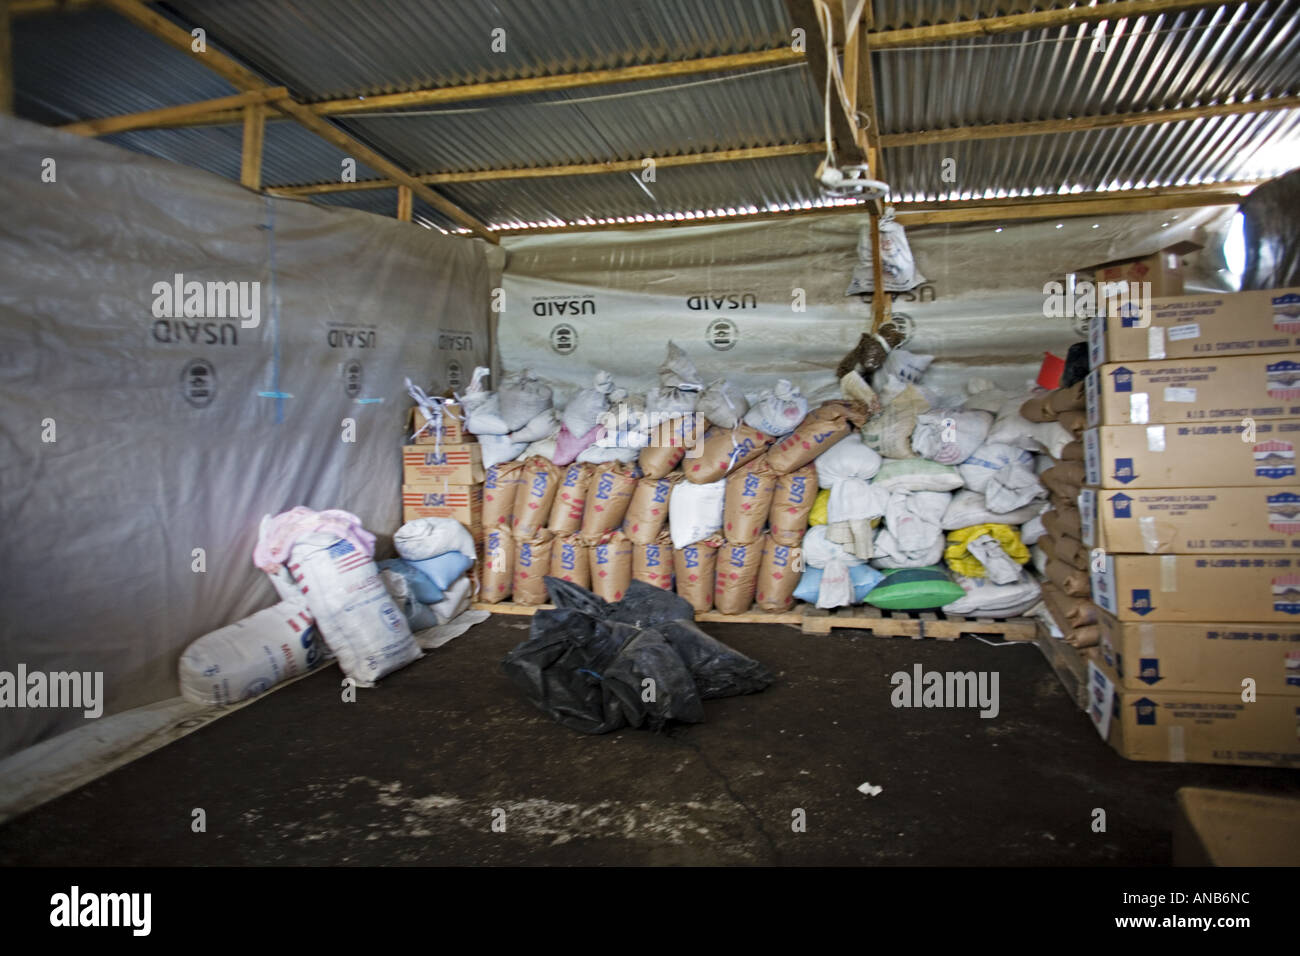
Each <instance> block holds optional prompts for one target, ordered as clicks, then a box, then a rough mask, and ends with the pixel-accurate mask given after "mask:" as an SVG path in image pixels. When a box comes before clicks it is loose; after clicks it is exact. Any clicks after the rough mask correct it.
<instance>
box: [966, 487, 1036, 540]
mask: <svg viewBox="0 0 1300 956" xmlns="http://www.w3.org/2000/svg"><path fill="white" fill-rule="evenodd" d="M1042 508H1043V503H1042V502H1039V501H1032V502H1030V503H1029V504H1027V505H1025V506H1024V507H1022V508H1017V509H1015V510H1014V511H1005V512H997V511H990V510H989V507H988V503H987V502H986V501H985V500H984V496H983V495H982V494H980V493H979V492H978V491H971V490H970V489H968V488H963V489H962V490H961V491H959V492H957V493H956V494H955V495H953V496H952V503H951V504H949V505H948V510H947V511H945V512H944V514H943V530H945V531H956V530H957V529H958V528H969V527H970V526H971V525H976V524H1009V525H1012V526H1013V527H1014V526H1015V525H1020V524H1024V523H1025V522H1026V521H1028V520H1029V519H1030V518H1032V517H1034V515H1036V514H1038V513H1039V512H1040V511H1042Z"/></svg>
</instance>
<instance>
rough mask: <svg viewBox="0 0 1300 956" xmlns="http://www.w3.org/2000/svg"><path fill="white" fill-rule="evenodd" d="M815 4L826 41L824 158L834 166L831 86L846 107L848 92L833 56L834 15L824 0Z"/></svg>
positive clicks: (823, 37)
mask: <svg viewBox="0 0 1300 956" xmlns="http://www.w3.org/2000/svg"><path fill="white" fill-rule="evenodd" d="M813 2H814V3H816V4H817V17H818V20H819V21H821V26H822V39H823V40H824V41H825V43H826V95H825V97H824V102H825V107H826V110H825V119H826V158H827V160H828V161H829V162H830V165H831V166H835V165H836V163H835V146H834V143H833V140H832V136H831V88H832V87H833V88H834V89H835V90H836V91H837V92H838V93H839V95H840V100H841V102H842V103H843V104H844V105H845V107H846V109H847V107H848V102H849V94H848V92H847V91H846V90H845V88H844V76H843V75H842V74H841V73H840V65H839V62H838V61H837V60H836V58H835V44H834V42H833V41H834V30H835V16H834V14H832V13H831V9H830V7H828V6H827V5H826V3H825V0H813Z"/></svg>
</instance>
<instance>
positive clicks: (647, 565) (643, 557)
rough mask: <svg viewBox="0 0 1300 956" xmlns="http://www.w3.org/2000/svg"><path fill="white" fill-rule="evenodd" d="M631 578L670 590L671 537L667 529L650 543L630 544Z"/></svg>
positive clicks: (671, 586)
mask: <svg viewBox="0 0 1300 956" xmlns="http://www.w3.org/2000/svg"><path fill="white" fill-rule="evenodd" d="M632 580H634V581H644V582H645V583H646V584H653V585H654V586H655V587H657V588H663V589H664V590H665V591H671V590H672V588H673V539H672V538H671V537H670V536H669V534H668V532H667V531H664V532H662V533H661V534H660V535H659V537H658V538H656V539H655V540H654V541H652V542H651V543H650V544H634V545H632Z"/></svg>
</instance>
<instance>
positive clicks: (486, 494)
mask: <svg viewBox="0 0 1300 956" xmlns="http://www.w3.org/2000/svg"><path fill="white" fill-rule="evenodd" d="M523 478H524V463H523V462H522V461H506V462H502V463H501V464H499V465H493V466H492V467H491V468H489V469H488V470H487V476H486V477H485V479H484V481H483V527H484V528H495V527H496V526H497V525H499V524H504V525H506V526H507V527H509V526H510V522H511V520H512V519H513V518H514V514H515V495H516V493H518V491H519V484H520V482H522V481H523Z"/></svg>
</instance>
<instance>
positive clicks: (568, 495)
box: [546, 461, 596, 534]
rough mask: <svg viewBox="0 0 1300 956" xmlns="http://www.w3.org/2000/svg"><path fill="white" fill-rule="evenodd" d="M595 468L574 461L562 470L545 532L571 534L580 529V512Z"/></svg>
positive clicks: (587, 463) (591, 465)
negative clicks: (562, 473)
mask: <svg viewBox="0 0 1300 956" xmlns="http://www.w3.org/2000/svg"><path fill="white" fill-rule="evenodd" d="M595 470H596V466H595V465H593V464H590V463H589V462H585V461H575V462H574V463H573V464H571V465H569V466H568V467H566V468H565V469H564V475H563V477H561V478H560V487H559V489H558V490H557V491H556V492H555V500H554V501H553V502H551V515H550V519H549V520H548V521H547V522H546V530H547V531H550V532H552V533H554V534H571V533H573V532H574V531H577V530H578V529H579V528H581V527H582V510H583V506H584V505H585V504H586V501H587V495H588V493H589V491H590V488H591V477H592V475H593V474H594V473H595Z"/></svg>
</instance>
